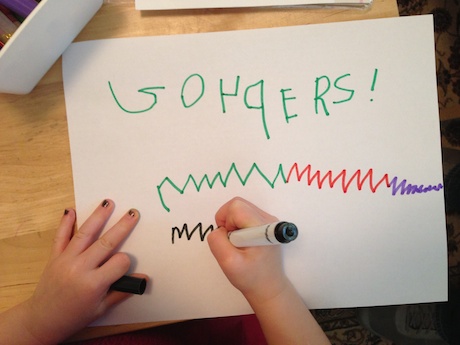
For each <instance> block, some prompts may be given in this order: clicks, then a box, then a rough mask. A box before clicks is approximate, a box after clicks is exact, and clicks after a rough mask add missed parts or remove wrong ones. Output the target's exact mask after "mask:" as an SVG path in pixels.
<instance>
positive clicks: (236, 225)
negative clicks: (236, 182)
mask: <svg viewBox="0 0 460 345" xmlns="http://www.w3.org/2000/svg"><path fill="white" fill-rule="evenodd" d="M215 219H216V223H217V226H218V227H220V226H223V227H225V228H226V229H227V230H229V231H232V230H237V229H242V228H248V227H252V226H258V225H263V224H268V223H272V222H275V221H277V220H278V219H277V218H276V217H275V216H272V215H271V214H269V213H267V212H265V211H263V210H261V209H260V208H258V207H257V206H256V205H254V204H253V203H251V202H249V201H247V200H245V199H243V198H240V197H236V198H233V199H232V200H230V201H229V202H227V203H226V204H224V205H223V206H222V207H221V208H220V209H219V210H218V211H217V213H216V216H215Z"/></svg>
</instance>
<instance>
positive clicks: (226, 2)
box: [135, 0, 372, 10]
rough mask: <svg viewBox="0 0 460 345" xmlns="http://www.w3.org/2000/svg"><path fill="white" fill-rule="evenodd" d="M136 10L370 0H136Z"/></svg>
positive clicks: (345, 3) (360, 0) (362, 3)
mask: <svg viewBox="0 0 460 345" xmlns="http://www.w3.org/2000/svg"><path fill="white" fill-rule="evenodd" d="M135 3H136V9H137V10H171V9H191V8H227V7H261V6H302V5H307V6H308V5H313V6H337V5H340V6H367V5H369V4H371V3H372V0H220V1H217V2H216V1H212V0H199V1H192V0H136V1H135Z"/></svg>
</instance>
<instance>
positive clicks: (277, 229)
mask: <svg viewBox="0 0 460 345" xmlns="http://www.w3.org/2000/svg"><path fill="white" fill-rule="evenodd" d="M297 235H298V230H297V227H296V226H295V225H294V224H293V223H288V222H276V223H271V224H266V225H261V226H257V227H253V228H247V229H241V230H235V231H231V232H229V233H228V238H229V240H230V242H231V243H232V244H233V245H234V246H235V247H255V246H269V245H275V244H283V243H289V242H291V241H294V240H295V239H296V238H297Z"/></svg>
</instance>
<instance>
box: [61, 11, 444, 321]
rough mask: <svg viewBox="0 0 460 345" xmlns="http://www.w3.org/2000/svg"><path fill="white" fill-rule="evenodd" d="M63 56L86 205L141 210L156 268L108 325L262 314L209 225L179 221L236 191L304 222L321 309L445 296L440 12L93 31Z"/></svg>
mask: <svg viewBox="0 0 460 345" xmlns="http://www.w3.org/2000/svg"><path fill="white" fill-rule="evenodd" d="M63 68H64V85H65V97H66V104H67V116H68V124H69V134H70V143H71V152H72V166H73V176H74V183H75V196H76V204H77V212H78V215H79V220H80V221H81V220H83V219H86V217H88V216H89V214H90V213H91V211H92V210H93V209H94V207H96V206H97V205H98V203H99V202H100V201H101V200H103V199H104V198H107V197H109V198H112V199H113V200H115V201H116V204H117V207H116V211H115V213H114V215H113V218H112V221H111V223H113V222H114V221H116V220H117V219H118V218H119V217H120V216H121V215H122V214H124V213H125V212H126V211H127V210H128V209H129V208H131V207H136V208H138V209H139V211H140V212H141V220H140V223H139V225H138V226H137V228H136V229H135V231H134V233H133V234H132V235H131V236H130V238H129V239H128V240H127V241H126V242H125V244H124V245H123V248H122V250H123V251H125V252H127V253H129V254H130V255H131V256H132V258H133V261H134V264H133V267H132V270H133V271H137V272H143V273H146V274H148V275H149V276H150V277H151V278H152V282H151V283H150V284H149V287H148V289H147V292H146V294H145V295H143V296H134V297H132V298H130V299H129V300H128V301H126V302H125V303H123V304H121V305H120V306H118V307H116V308H114V309H113V310H112V311H111V312H110V313H109V314H108V315H107V316H106V317H105V318H103V319H102V320H101V321H100V322H99V323H98V324H112V323H133V322H143V321H159V320H174V319H188V318H201V317H214V316H223V315H235V314H244V313H250V312H251V310H250V308H249V306H248V305H247V303H246V301H245V300H244V299H243V297H242V296H241V295H240V293H239V292H238V291H236V290H235V289H234V288H233V287H232V286H231V285H230V284H229V283H228V281H227V279H226V278H225V276H224V275H223V273H222V272H221V270H220V268H219V267H218V265H217V263H216V261H215V260H214V258H213V256H212V254H211V253H210V251H209V249H208V245H207V242H206V240H205V236H204V235H203V239H204V242H202V240H201V236H200V231H199V228H197V230H196V231H195V232H194V233H193V235H192V236H191V238H190V240H188V239H187V237H186V235H185V234H183V236H182V238H179V236H178V233H177V232H174V231H173V230H172V229H173V228H174V227H177V228H178V229H183V226H184V224H187V226H188V229H189V231H190V232H191V231H192V230H193V229H194V228H195V227H196V226H197V225H198V224H201V225H202V233H204V232H205V230H206V229H207V228H208V227H209V226H211V225H213V224H214V214H215V212H216V210H217V209H218V208H219V206H220V205H222V204H223V203H224V202H226V201H227V200H229V199H230V198H232V197H233V196H237V195H239V196H242V197H244V198H247V199H249V200H250V201H252V202H254V203H255V204H257V205H259V206H260V207H261V208H263V209H265V210H266V211H267V212H270V213H272V214H274V215H276V216H278V217H279V218H280V219H283V220H288V221H291V222H294V223H296V224H297V226H298V227H299V228H300V235H299V237H298V239H297V240H296V241H294V242H292V243H291V244H289V245H286V246H285V247H284V251H283V254H284V260H285V261H284V264H285V268H286V272H287V274H288V275H289V277H290V278H291V279H292V281H293V282H294V284H295V286H296V287H297V289H298V290H299V291H300V292H301V294H302V296H303V298H304V299H305V302H306V303H307V305H308V306H309V307H310V308H335V307H356V306H369V305H384V304H399V303H416V302H429V301H438V300H444V299H445V298H446V294H447V253H446V229H445V217H444V202H443V190H442V183H443V176H442V169H441V153H440V138H439V119H438V109H437V96H436V95H437V94H436V76H435V61H434V43H433V27H432V17H431V16H421V17H402V18H392V19H380V20H372V21H360V22H347V23H337V24H326V25H311V26H299V27H287V28H275V29H262V30H253V31H235V32H223V33H209V34H197V35H179V36H168V37H144V38H127V39H112V40H101V41H91V42H83V43H76V44H72V45H71V46H70V48H69V49H68V50H67V51H66V53H65V55H64V62H63ZM283 99H284V101H283ZM296 169H297V170H298V172H296ZM236 172H238V173H239V177H238V174H236ZM358 172H359V173H360V174H361V175H360V177H358V176H357V174H358ZM219 173H220V174H221V175H219ZM315 174H316V175H315ZM318 174H319V176H321V178H320V179H319V180H318V178H315V176H316V177H318ZM344 174H346V177H345V178H344V179H342V177H343V176H344ZM370 175H372V183H370V181H371V178H370V177H371V176H370ZM216 176H217V178H215V177H216ZM219 176H220V179H219ZM353 176H354V177H353ZM206 177H207V179H206ZM329 177H330V179H329ZM322 179H324V181H323V180H322ZM299 180H300V181H299ZM308 180H309V181H308ZM333 180H336V181H335V183H332V182H330V181H333ZM358 180H359V181H361V182H358ZM208 181H209V184H208ZM321 181H322V182H323V183H321ZM404 181H405V182H404ZM331 184H333V186H332V187H331V186H330V185H331ZM409 184H410V186H409ZM210 185H211V186H212V187H210ZM398 187H399V188H398ZM403 187H404V188H403ZM359 189H360V190H359ZM402 193H404V194H403V195H402ZM393 194H395V195H393ZM173 236H174V243H173Z"/></svg>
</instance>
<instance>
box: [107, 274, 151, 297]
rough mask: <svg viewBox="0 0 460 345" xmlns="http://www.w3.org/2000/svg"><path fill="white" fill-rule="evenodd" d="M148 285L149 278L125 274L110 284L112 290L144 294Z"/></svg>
mask: <svg viewBox="0 0 460 345" xmlns="http://www.w3.org/2000/svg"><path fill="white" fill-rule="evenodd" d="M146 286H147V280H146V279H144V278H136V277H130V276H123V277H121V278H120V279H118V280H117V281H116V282H115V283H113V284H112V285H111V286H110V290H115V291H121V292H128V293H133V294H136V295H142V294H143V293H144V291H145V288H146Z"/></svg>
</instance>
